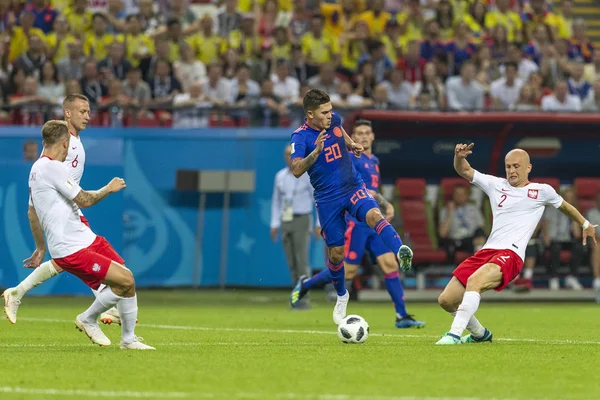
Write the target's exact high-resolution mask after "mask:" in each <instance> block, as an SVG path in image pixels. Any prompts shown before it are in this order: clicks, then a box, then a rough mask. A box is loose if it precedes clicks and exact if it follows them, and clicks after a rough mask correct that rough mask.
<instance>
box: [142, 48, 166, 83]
mask: <svg viewBox="0 0 600 400" xmlns="http://www.w3.org/2000/svg"><path fill="white" fill-rule="evenodd" d="M154 48H155V50H156V54H153V55H152V56H150V57H147V58H144V59H143V60H142V61H141V62H140V69H141V70H142V75H143V76H144V80H145V81H147V82H150V80H151V79H152V78H153V77H154V75H155V73H156V64H157V63H158V61H166V62H167V63H169V65H171V63H170V62H169V42H168V41H167V40H165V39H162V38H158V39H156V41H155V42H154Z"/></svg>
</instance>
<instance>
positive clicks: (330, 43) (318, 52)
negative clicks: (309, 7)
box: [300, 0, 381, 67]
mask: <svg viewBox="0 0 600 400" xmlns="http://www.w3.org/2000/svg"><path fill="white" fill-rule="evenodd" d="M377 1H381V0H377ZM324 21H325V19H324V17H323V16H322V15H321V14H316V15H313V17H312V18H311V20H310V22H311V23H310V31H309V32H307V33H305V34H304V35H303V36H302V38H301V39H300V44H301V45H302V52H303V53H304V55H305V56H306V63H307V64H309V65H312V66H319V67H320V66H322V65H325V64H332V65H334V66H337V65H338V64H339V56H340V43H339V40H338V38H337V37H335V36H333V35H331V34H330V33H328V32H325V31H324V27H323V25H324Z"/></svg>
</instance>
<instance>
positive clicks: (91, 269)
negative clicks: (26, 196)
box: [27, 121, 154, 350]
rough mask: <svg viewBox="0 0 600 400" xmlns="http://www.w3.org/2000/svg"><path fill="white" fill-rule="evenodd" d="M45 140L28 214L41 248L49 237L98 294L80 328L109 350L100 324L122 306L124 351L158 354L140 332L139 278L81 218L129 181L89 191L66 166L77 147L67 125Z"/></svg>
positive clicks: (53, 124) (54, 252) (51, 126)
mask: <svg viewBox="0 0 600 400" xmlns="http://www.w3.org/2000/svg"><path fill="white" fill-rule="evenodd" d="M42 137H43V140H44V142H43V143H44V151H43V153H42V156H41V157H40V159H39V160H37V161H36V162H35V163H34V164H33V166H32V167H31V172H30V174H29V192H30V195H31V204H32V205H30V206H29V211H28V213H27V215H28V217H29V224H30V226H31V232H32V234H33V237H34V240H35V243H36V248H37V249H42V248H45V244H44V236H45V237H46V241H47V244H48V251H49V253H50V256H51V257H52V260H51V263H52V264H53V265H54V266H55V267H59V268H60V269H62V270H64V271H67V272H69V273H71V274H73V275H75V276H77V277H78V278H79V279H81V280H82V281H83V282H84V283H85V284H86V285H88V286H89V287H90V288H92V289H95V290H97V291H98V293H97V294H96V299H95V301H94V302H93V303H92V305H91V306H90V308H88V309H87V310H86V311H84V312H83V313H81V314H79V315H78V316H77V317H76V318H75V326H76V327H77V328H78V329H79V330H80V331H82V332H84V333H85V334H86V335H87V336H88V337H89V338H90V339H91V340H92V342H93V343H95V344H98V345H100V346H109V345H110V344H111V342H110V340H109V339H108V338H107V337H106V335H104V333H103V332H102V330H101V329H100V327H99V326H98V318H99V317H100V314H101V313H103V312H105V311H106V310H108V309H109V308H110V307H113V306H115V305H116V306H117V308H118V309H119V312H120V314H121V328H122V335H121V349H132V350H154V348H153V347H150V346H148V345H146V344H144V343H142V342H141V339H140V338H138V337H137V336H136V335H135V333H134V329H135V324H136V320H137V313H138V307H137V296H136V293H135V281H134V278H133V274H132V273H131V271H130V270H129V269H127V268H126V267H125V265H124V263H123V259H122V258H121V257H120V256H119V255H118V254H117V252H116V251H115V250H114V249H113V248H112V246H111V245H110V243H109V242H108V241H107V240H106V239H105V238H103V237H102V236H96V234H94V232H92V230H91V229H90V228H89V227H88V226H87V225H86V224H84V223H83V221H82V220H81V216H80V215H79V208H86V207H91V206H93V205H94V204H96V203H98V202H100V201H102V200H103V199H104V198H106V197H107V196H108V195H109V194H111V193H116V192H118V191H120V190H122V189H124V188H125V182H124V181H123V179H121V178H113V179H112V180H111V181H110V183H109V184H108V185H106V186H104V187H103V188H101V189H99V190H95V191H86V190H83V189H82V188H81V187H80V186H79V185H78V184H77V182H75V181H74V180H73V178H71V176H70V175H71V174H70V172H69V170H68V168H67V167H66V166H65V164H64V161H65V159H66V157H67V153H68V151H69V147H70V143H72V142H71V141H70V135H69V129H68V125H67V123H66V122H65V121H49V122H47V123H46V124H45V125H44V127H43V128H42ZM36 251H37V250H36ZM35 257H36V253H34V254H33V256H32V257H31V259H30V260H29V262H35V261H36V260H35ZM102 284H103V285H104V286H103V287H100V285H102Z"/></svg>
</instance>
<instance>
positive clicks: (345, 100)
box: [300, 81, 373, 109]
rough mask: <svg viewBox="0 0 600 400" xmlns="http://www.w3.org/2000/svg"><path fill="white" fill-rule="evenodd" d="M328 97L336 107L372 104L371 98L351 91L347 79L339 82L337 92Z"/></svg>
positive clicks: (363, 106)
mask: <svg viewBox="0 0 600 400" xmlns="http://www.w3.org/2000/svg"><path fill="white" fill-rule="evenodd" d="M329 97H330V98H331V104H333V107H335V108H336V109H340V108H341V109H356V108H368V107H371V106H372V105H373V101H372V100H371V99H367V98H364V97H363V96H361V95H358V94H356V93H353V89H352V84H351V83H350V82H349V81H342V82H340V85H339V87H338V93H334V94H332V95H331V96H329ZM300 100H302V99H300Z"/></svg>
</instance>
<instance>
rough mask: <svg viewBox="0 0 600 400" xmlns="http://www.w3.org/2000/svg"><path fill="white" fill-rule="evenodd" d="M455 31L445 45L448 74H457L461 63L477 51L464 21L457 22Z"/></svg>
mask: <svg viewBox="0 0 600 400" xmlns="http://www.w3.org/2000/svg"><path fill="white" fill-rule="evenodd" d="M455 32H456V33H455V36H454V40H452V41H450V42H449V43H448V44H447V45H446V52H447V54H448V68H449V72H450V75H458V74H459V73H460V68H461V66H462V64H463V63H464V62H465V61H468V60H470V59H471V58H472V57H473V55H474V54H475V53H476V51H477V46H476V45H475V43H473V42H472V41H471V39H470V37H469V27H468V26H467V24H466V23H464V22H458V23H457V24H456V28H455ZM421 47H422V46H421Z"/></svg>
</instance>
